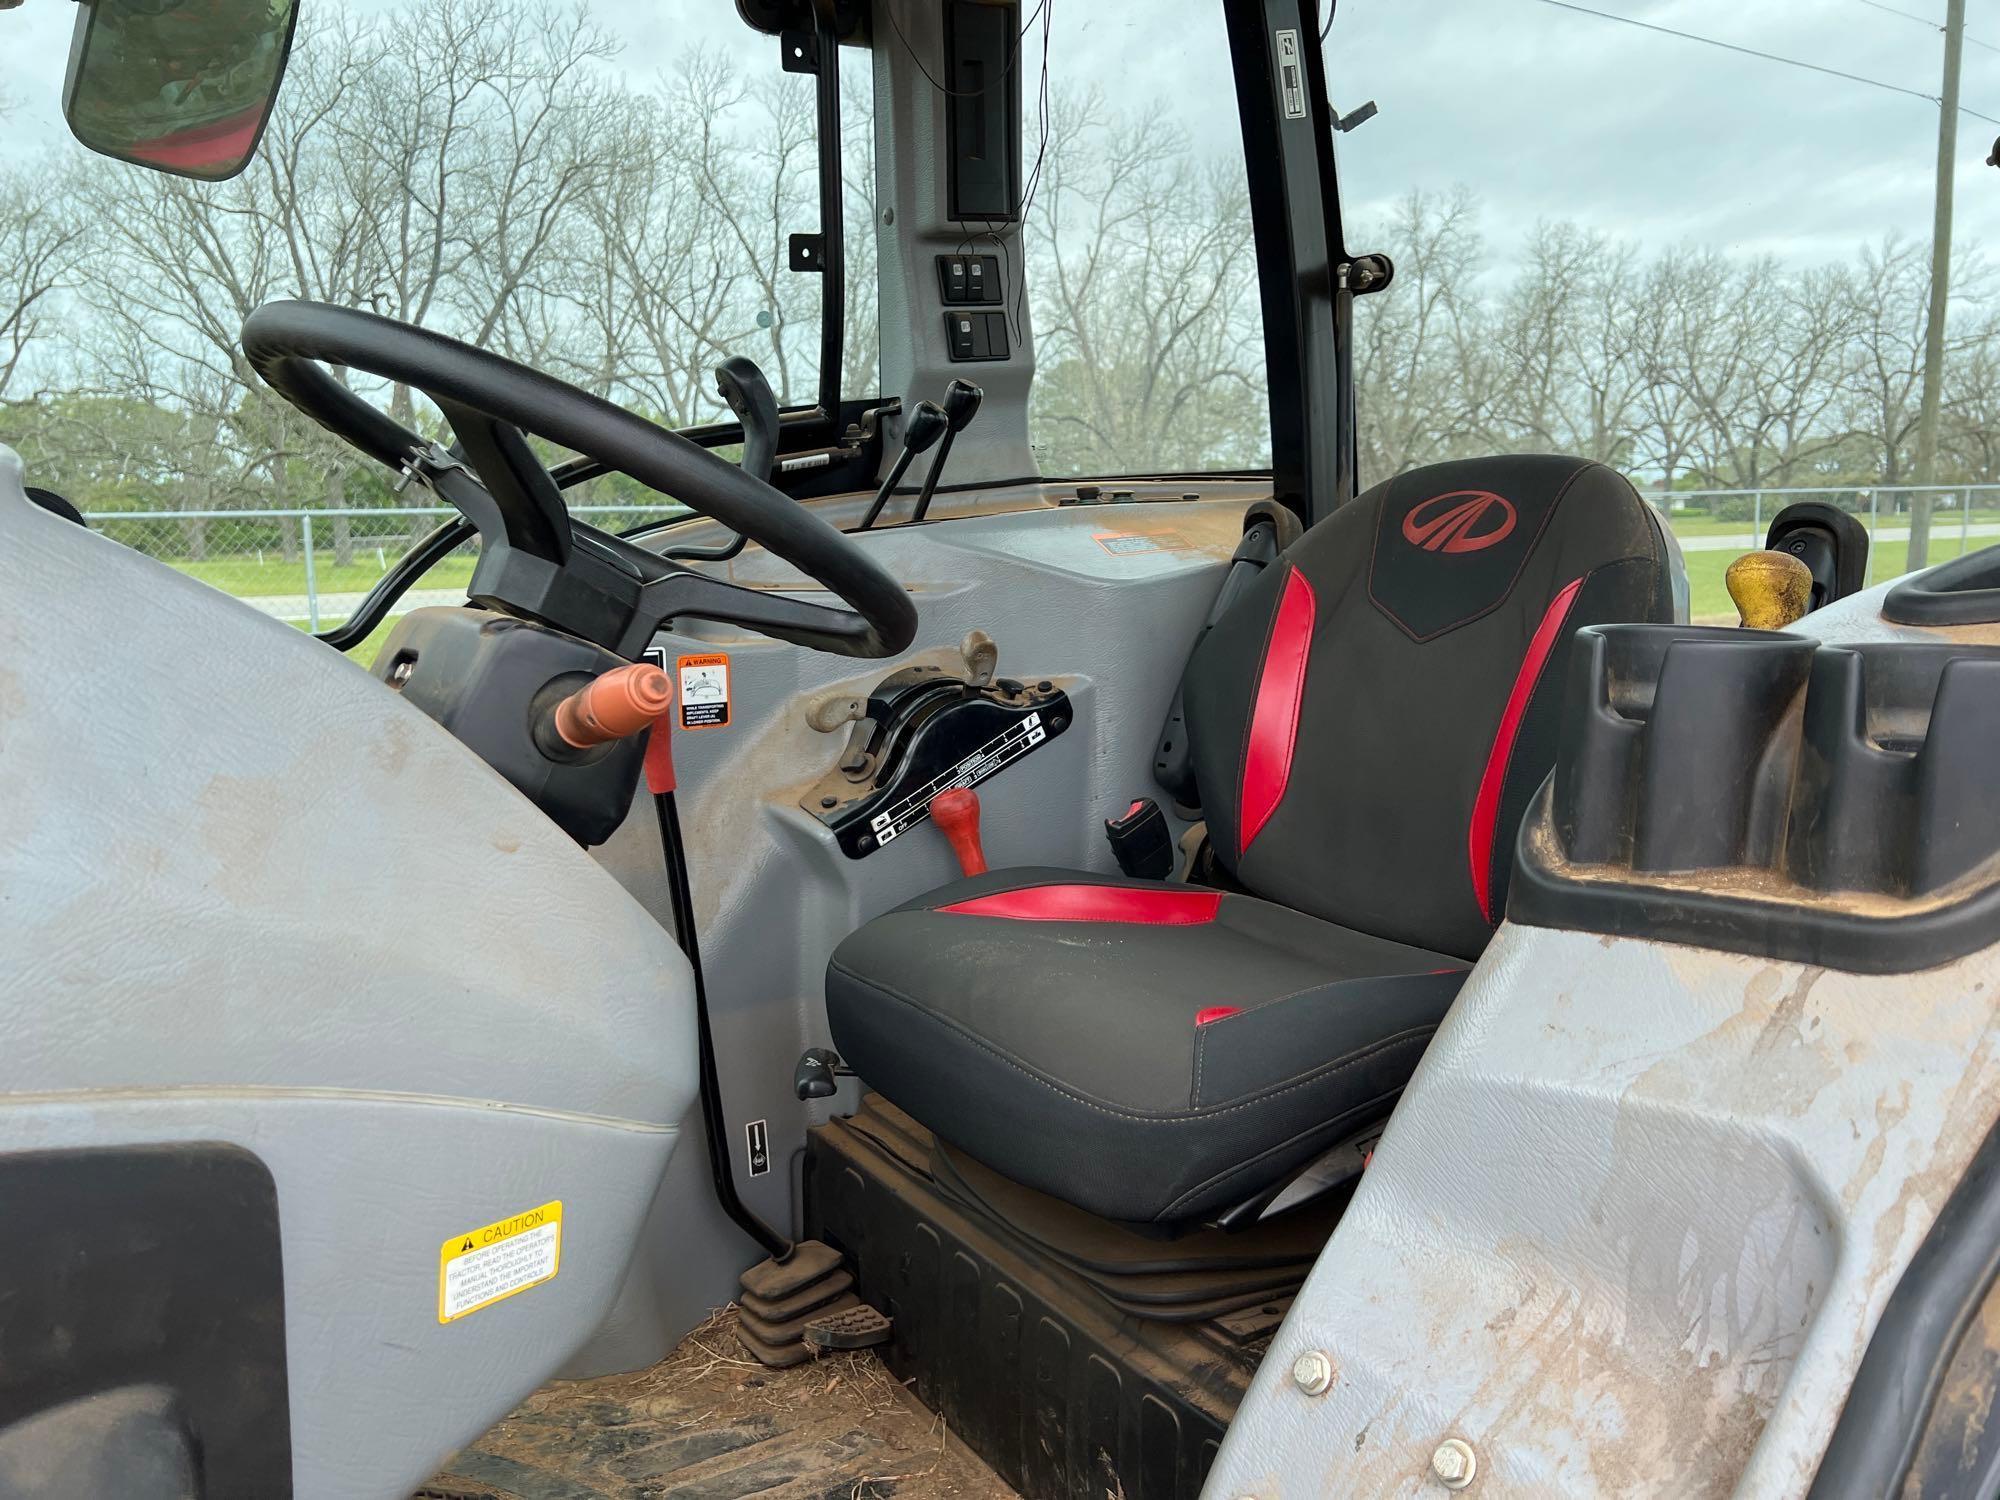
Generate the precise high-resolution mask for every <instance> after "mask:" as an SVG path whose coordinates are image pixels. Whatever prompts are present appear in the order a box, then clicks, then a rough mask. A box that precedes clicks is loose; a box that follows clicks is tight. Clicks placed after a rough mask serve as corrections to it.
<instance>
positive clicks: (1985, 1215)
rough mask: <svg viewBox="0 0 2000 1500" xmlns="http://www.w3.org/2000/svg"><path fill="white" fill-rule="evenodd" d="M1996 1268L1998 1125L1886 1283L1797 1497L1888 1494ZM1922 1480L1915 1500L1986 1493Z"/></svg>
mask: <svg viewBox="0 0 2000 1500" xmlns="http://www.w3.org/2000/svg"><path fill="white" fill-rule="evenodd" d="M1996 1276H2000V1125H1996V1126H1995V1127H1994V1128H1993V1129H1992V1130H1990V1131H1988V1132H1987V1135H1986V1139H1985V1140H1983V1141H1981V1142H1980V1144H1979V1150H1978V1151H1977V1152H1976V1153H1974V1155H1973V1158H1972V1162H1971V1164H1970V1165H1969V1166H1968V1167H1967V1168H1966V1172H1965V1176H1964V1177H1963V1178H1961V1179H1960V1181H1959V1184H1958V1186H1957V1187H1956V1188H1954V1189H1953V1190H1952V1194H1951V1197H1950V1198H1948V1199H1946V1200H1945V1205H1944V1208H1943V1210H1942V1211H1941V1212H1940V1213H1939V1214H1938V1216H1937V1219H1936V1221H1935V1222H1934V1223H1933V1224H1932V1225H1931V1228H1930V1233H1929V1234H1927V1235H1925V1236H1924V1242H1923V1244H1922V1245H1920V1246H1918V1248H1917V1253H1916V1255H1915V1256H1913V1257H1912V1258H1911V1260H1910V1264H1909V1267H1908V1268H1907V1269H1906V1270H1905V1271H1904V1272H1903V1276H1902V1279H1901V1280H1900V1281H1899V1282H1897V1283H1896V1290H1895V1291H1894V1292H1893V1293H1892V1294H1891V1295H1890V1297H1889V1304H1888V1306H1887V1307H1885V1308H1883V1310H1882V1319H1881V1321H1880V1322H1879V1323H1877V1324H1876V1325H1875V1332H1874V1334H1873V1335H1872V1336H1871V1337H1870V1338H1869V1340H1868V1350H1867V1352H1866V1353H1865V1354H1864V1355H1863V1356H1862V1358H1861V1368H1860V1370H1859V1371H1857V1372H1856V1374H1855V1377H1854V1384H1853V1386H1852V1387H1851V1388H1850V1389H1849V1391H1848V1395H1847V1403H1846V1405H1845V1406H1844V1407H1842V1408H1841V1413H1840V1422H1839V1424H1838V1425H1837V1426H1836V1427H1835V1428H1834V1430H1833V1439H1832V1441H1831V1442H1829V1443H1828V1444H1827V1448H1826V1453H1825V1455H1824V1456H1823V1457H1822V1458H1821V1460H1820V1466H1819V1474H1818V1477H1817V1478H1815V1479H1814V1480H1813V1486H1812V1489H1811V1490H1810V1491H1808V1492H1807V1500H1896V1497H1899V1496H1907V1495H1909V1494H1910V1491H1908V1490H1907V1489H1906V1488H1905V1483H1906V1481H1907V1480H1908V1478H1909V1476H1910V1470H1911V1467H1912V1466H1913V1464H1914V1463H1915V1461H1916V1459H1917V1455H1918V1453H1919V1451H1920V1449H1921V1448H1922V1447H1923V1443H1924V1438H1925V1435H1926V1431H1927V1429H1928V1428H1929V1427H1930V1425H1931V1422H1932V1418H1933V1414H1934V1413H1935V1412H1936V1409H1937V1402H1938V1395H1939V1392H1940V1391H1941V1390H1942V1389H1943V1387H1944V1384H1945V1374H1946V1371H1947V1370H1948V1369H1949V1368H1950V1366H1951V1363H1952V1356H1953V1354H1954V1353H1955V1352H1956V1350H1957V1348H1958V1345H1959V1342H1960V1340H1961V1339H1962V1338H1964V1336H1965V1334H1966V1331H1967V1329H1968V1328H1970V1327H1971V1325H1972V1322H1973V1320H1974V1319H1975V1318H1977V1317H1978V1316H1979V1310H1980V1305H1981V1304H1982V1303H1983V1302H1984V1301H1985V1300H1986V1298H1987V1296H1988V1294H1989V1293H1990V1292H1991V1291H1992V1289H1993V1285H1994V1281H1995V1278H1996ZM1954 1477H1956V1478H1959V1479H1960V1482H1959V1483H1955V1484H1951V1485H1949V1486H1947V1487H1944V1488H1939V1487H1937V1486H1935V1485H1931V1484H1925V1485H1924V1486H1923V1487H1922V1489H1921V1491H1920V1494H1921V1497H1922V1500H1974V1497H1975V1496H1977V1497H1979V1500H1986V1497H1989V1496H1990V1495H1991V1494H1992V1491H1991V1489H1990V1488H1988V1487H1987V1486H1986V1484H1985V1483H1983V1482H1982V1476H1980V1475H1978V1474H1977V1473H1975V1474H1974V1475H1971V1476H1954Z"/></svg>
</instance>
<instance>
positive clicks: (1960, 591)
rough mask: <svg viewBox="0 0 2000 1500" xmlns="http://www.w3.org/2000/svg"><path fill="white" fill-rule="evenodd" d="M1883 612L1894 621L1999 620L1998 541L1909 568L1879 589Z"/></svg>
mask: <svg viewBox="0 0 2000 1500" xmlns="http://www.w3.org/2000/svg"><path fill="white" fill-rule="evenodd" d="M1882 618H1883V619H1885V620H1888V621H1891V622H1892V623H1894V624H1897V625H1991V624H1994V623H1996V622H2000V547H1983V548H1981V549H1980V550H1979V551H1977V552H1968V553H1966V554H1965V556H1963V557H1954V558H1953V559H1952V560H1951V561H1950V562H1941V563H1939V564H1938V565H1937V566H1936V567H1934V568H1926V569H1924V571H1923V572H1921V573H1913V574H1911V575H1910V576H1909V577H1908V578H1905V579H1904V580H1903V581H1902V582H1901V583H1899V584H1897V585H1896V586H1895V587H1894V588H1892V589H1890V590H1889V592H1888V593H1887V594H1885V595H1883V597H1882Z"/></svg>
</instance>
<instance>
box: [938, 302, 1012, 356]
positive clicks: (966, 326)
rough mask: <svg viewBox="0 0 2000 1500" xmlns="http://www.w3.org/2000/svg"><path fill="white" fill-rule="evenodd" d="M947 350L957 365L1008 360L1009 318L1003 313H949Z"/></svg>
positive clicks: (947, 318) (946, 328) (946, 321)
mask: <svg viewBox="0 0 2000 1500" xmlns="http://www.w3.org/2000/svg"><path fill="white" fill-rule="evenodd" d="M944 334H945V347H946V350H947V351H948V352H949V354H950V355H951V358H952V359H953V360H954V361H957V362H960V363H963V362H964V361H966V360H991V359H1005V358H1007V357H1008V355H1009V353H1011V351H1010V350H1009V348H1008V345H1007V315H1006V314H1005V313H1003V312H948V313H946V314H945V315H944Z"/></svg>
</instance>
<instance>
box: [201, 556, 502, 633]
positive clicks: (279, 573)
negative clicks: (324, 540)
mask: <svg viewBox="0 0 2000 1500" xmlns="http://www.w3.org/2000/svg"><path fill="white" fill-rule="evenodd" d="M384 555H385V556H386V557H387V559H388V561H389V563H390V564H391V565H392V566H393V565H394V563H395V561H396V558H397V556H398V555H399V554H397V553H394V552H387V551H386V550H385V552H384ZM473 561H474V560H473V559H472V558H470V557H447V558H446V559H445V560H444V561H443V562H441V563H439V564H438V565H437V566H436V567H434V568H432V569H431V570H430V572H428V573H426V574H425V575H424V577H423V580H422V582H420V583H419V584H418V585H417V587H419V588H426V589H443V588H454V587H457V588H463V587H464V586H465V584H466V583H467V582H468V581H469V580H470V579H471V577H472V564H473ZM168 564H169V566H171V567H175V568H178V569H180V570H181V572H183V573H186V574H187V575H188V576H189V577H191V578H199V579H200V580H201V581H202V582H203V583H206V584H209V585H211V586H212V587H215V588H219V589H221V590H222V591H223V592H224V593H226V594H235V595H236V596H238V597H239V598H255V597H256V596H258V595H260V594H303V593H304V592H305V591H306V565H305V560H304V559H303V558H300V559H297V560H295V561H292V562H286V561H285V560H284V559H283V558H282V557H280V556H278V555H277V553H275V552H271V553H266V554H265V555H264V556H263V557H262V558H259V557H258V556H257V555H256V554H254V553H236V554H231V555H229V556H226V557H211V558H209V559H208V560H207V561H205V562H189V561H187V560H186V559H185V558H173V559H168ZM385 571H386V569H384V568H382V567H380V566H378V565H377V562H376V555H375V552H374V551H373V550H372V549H371V550H370V551H368V552H367V553H365V554H362V553H356V554H355V560H354V561H353V562H352V563H350V564H349V565H348V566H347V567H344V568H338V567H335V566H334V562H333V552H332V550H331V549H322V548H317V547H315V548H314V549H313V574H314V577H313V584H314V587H315V588H316V589H317V590H318V591H319V592H320V593H322V594H354V593H366V592H367V591H368V590H369V589H372V588H373V587H375V582H376V580H377V579H379V578H380V577H381V576H382V574H383V573H384V572H385ZM327 623H328V624H332V623H334V622H332V621H328V622H327Z"/></svg>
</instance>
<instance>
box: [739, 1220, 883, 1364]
mask: <svg viewBox="0 0 2000 1500" xmlns="http://www.w3.org/2000/svg"><path fill="white" fill-rule="evenodd" d="M742 1287H743V1294H742V1296H741V1297H740V1298H739V1299H738V1301H737V1313H736V1337H737V1339H738V1341H740V1342H741V1343H742V1345H743V1347H744V1348H745V1349H748V1350H749V1351H750V1353H751V1354H753V1355H755V1356H756V1357H757V1359H758V1360H759V1361H760V1362H762V1363H764V1364H766V1365H769V1366H770V1367H771V1368H772V1369H775V1370H782V1369H786V1368H789V1367H790V1366H792V1365H797V1364H803V1363H804V1362H805V1361H806V1360H808V1359H811V1358H812V1357H813V1355H814V1354H816V1353H817V1352H818V1350H817V1349H816V1348H814V1347H813V1346H812V1345H809V1344H807V1343H806V1342H805V1341H804V1335H805V1329H806V1324H807V1323H808V1322H810V1321H811V1320H812V1319H814V1318H823V1317H826V1316H828V1315H829V1314H833V1313H839V1312H843V1311H845V1310H846V1309H848V1308H850V1307H852V1306H854V1305H855V1304H856V1302H857V1300H858V1299H856V1297H855V1295H854V1276H853V1274H852V1273H851V1272H850V1271H849V1270H848V1269H847V1267H846V1266H845V1264H843V1262H842V1258H841V1254H840V1252H839V1251H838V1250H836V1249H834V1248H833V1247H832V1246H831V1245H828V1244H825V1243H824V1242H822V1241H820V1240H801V1241H799V1243H798V1244H796V1245H794V1246H792V1248H791V1251H790V1253H789V1254H787V1255H786V1256H785V1257H784V1259H782V1260H780V1259H777V1258H776V1257H773V1258H772V1259H770V1260H766V1261H760V1262H758V1263H757V1264H756V1265H754V1266H752V1267H751V1268H750V1269H749V1270H747V1271H745V1272H744V1273H743V1279H742Z"/></svg>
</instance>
